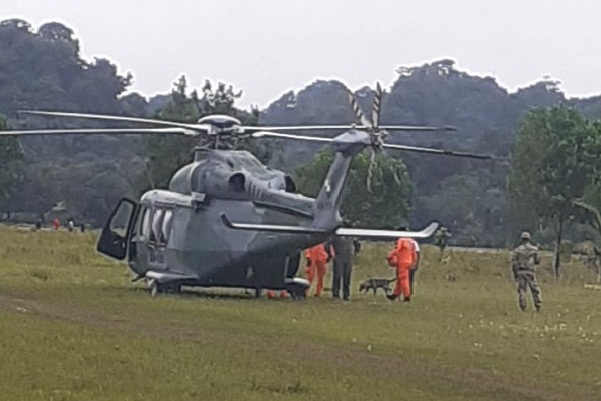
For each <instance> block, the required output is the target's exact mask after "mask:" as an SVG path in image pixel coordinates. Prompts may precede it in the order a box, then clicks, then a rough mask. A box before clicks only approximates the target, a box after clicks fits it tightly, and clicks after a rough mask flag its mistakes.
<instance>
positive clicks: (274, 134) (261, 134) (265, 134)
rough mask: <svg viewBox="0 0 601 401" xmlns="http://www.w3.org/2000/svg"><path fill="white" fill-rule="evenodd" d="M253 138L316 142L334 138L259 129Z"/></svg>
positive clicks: (330, 140)
mask: <svg viewBox="0 0 601 401" xmlns="http://www.w3.org/2000/svg"><path fill="white" fill-rule="evenodd" d="M250 137H251V138H263V137H273V138H284V139H299V140H303V141H314V142H332V141H333V139H332V138H325V137H323V136H308V135H291V134H280V133H277V132H267V131H259V132H255V133H253V134H251V135H250Z"/></svg>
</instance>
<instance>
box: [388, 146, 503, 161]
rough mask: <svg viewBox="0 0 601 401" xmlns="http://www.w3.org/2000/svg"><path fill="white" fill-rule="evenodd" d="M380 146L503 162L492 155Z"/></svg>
mask: <svg viewBox="0 0 601 401" xmlns="http://www.w3.org/2000/svg"><path fill="white" fill-rule="evenodd" d="M382 146H383V147H385V148H387V149H397V150H406V151H408V152H417V153H431V154H437V155H446V156H455V157H466V158H471V159H481V160H505V159H503V158H499V157H496V156H492V155H479V154H475V153H464V152H454V151H452V150H445V149H433V148H420V147H417V146H407V145H393V144H388V143H385V144H384V145H382Z"/></svg>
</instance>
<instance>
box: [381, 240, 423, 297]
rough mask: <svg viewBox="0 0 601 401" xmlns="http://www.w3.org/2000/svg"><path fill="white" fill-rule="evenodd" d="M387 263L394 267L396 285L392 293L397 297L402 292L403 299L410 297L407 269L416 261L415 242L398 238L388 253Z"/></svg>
mask: <svg viewBox="0 0 601 401" xmlns="http://www.w3.org/2000/svg"><path fill="white" fill-rule="evenodd" d="M387 259H388V263H389V264H390V265H394V266H395V267H396V276H397V280H396V286H395V287H394V291H393V295H394V296H395V297H398V296H399V295H401V294H403V296H404V298H405V299H407V300H408V299H409V298H410V297H411V288H410V286H409V270H410V269H411V267H412V266H414V265H415V262H416V261H417V253H416V250H415V244H414V243H413V240H412V239H411V238H399V240H398V241H397V243H396V248H394V249H393V250H392V251H390V253H389V254H388V257H387Z"/></svg>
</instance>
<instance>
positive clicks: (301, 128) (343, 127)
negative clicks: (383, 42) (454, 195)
mask: <svg viewBox="0 0 601 401" xmlns="http://www.w3.org/2000/svg"><path fill="white" fill-rule="evenodd" d="M370 127H371V126H370V125H352V124H349V125H306V126H302V125H297V126H279V127H278V126H254V127H251V126H242V127H240V128H241V129H243V130H244V132H245V133H253V132H258V131H328V130H333V131H340V130H349V129H352V128H355V129H358V130H366V129H368V128H370ZM380 128H381V129H384V130H386V131H456V130H457V128H455V127H428V126H415V125H383V126H381V127H380Z"/></svg>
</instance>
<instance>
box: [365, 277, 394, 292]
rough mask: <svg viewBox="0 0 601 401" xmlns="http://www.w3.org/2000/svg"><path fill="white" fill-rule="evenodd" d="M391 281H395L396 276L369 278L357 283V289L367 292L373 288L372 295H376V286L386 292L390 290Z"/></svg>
mask: <svg viewBox="0 0 601 401" xmlns="http://www.w3.org/2000/svg"><path fill="white" fill-rule="evenodd" d="M393 281H396V278H370V279H367V280H365V281H364V282H362V283H361V284H360V285H359V291H360V292H365V293H366V294H367V292H369V290H373V292H374V295H376V291H377V290H378V288H381V289H382V290H384V292H385V293H386V294H388V293H389V292H390V291H391V288H390V283H392V282H393Z"/></svg>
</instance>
